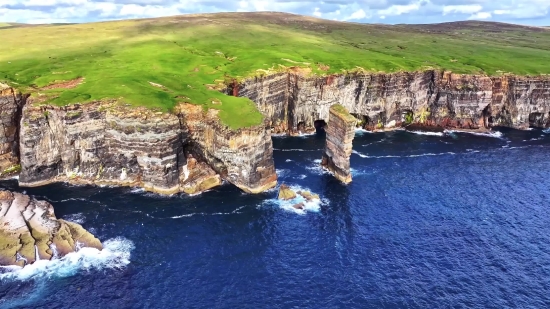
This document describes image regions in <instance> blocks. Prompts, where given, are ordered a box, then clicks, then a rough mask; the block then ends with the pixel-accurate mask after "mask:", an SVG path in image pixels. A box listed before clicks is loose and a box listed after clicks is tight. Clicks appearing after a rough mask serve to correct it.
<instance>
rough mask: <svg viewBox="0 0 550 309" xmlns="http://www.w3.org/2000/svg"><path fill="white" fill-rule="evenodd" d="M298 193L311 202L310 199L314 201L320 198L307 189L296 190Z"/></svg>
mask: <svg viewBox="0 0 550 309" xmlns="http://www.w3.org/2000/svg"><path fill="white" fill-rule="evenodd" d="M297 193H298V194H299V195H301V196H302V197H303V198H305V199H306V201H308V202H311V201H315V200H320V199H321V198H320V197H319V195H317V194H314V193H311V192H309V191H298V192H297Z"/></svg>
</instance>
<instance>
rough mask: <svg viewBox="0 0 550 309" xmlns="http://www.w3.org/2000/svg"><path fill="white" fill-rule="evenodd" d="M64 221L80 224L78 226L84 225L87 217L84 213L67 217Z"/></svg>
mask: <svg viewBox="0 0 550 309" xmlns="http://www.w3.org/2000/svg"><path fill="white" fill-rule="evenodd" d="M63 220H66V221H70V222H74V223H78V224H84V222H86V216H84V214H82V213H77V214H72V215H67V216H64V217H63Z"/></svg>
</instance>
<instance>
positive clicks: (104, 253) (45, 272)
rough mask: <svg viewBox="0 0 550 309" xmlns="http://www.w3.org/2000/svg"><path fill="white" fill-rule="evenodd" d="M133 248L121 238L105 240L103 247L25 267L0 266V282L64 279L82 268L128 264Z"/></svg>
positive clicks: (116, 266)
mask: <svg viewBox="0 0 550 309" xmlns="http://www.w3.org/2000/svg"><path fill="white" fill-rule="evenodd" d="M134 248H135V246H134V243H133V242H132V241H131V240H128V239H126V238H124V237H117V238H113V239H109V240H106V241H105V242H104V243H103V250H97V249H95V248H81V249H80V250H78V251H77V252H72V253H69V254H67V255H66V256H64V257H62V258H60V259H53V260H39V261H36V262H34V263H33V264H31V265H27V266H25V267H18V266H7V267H0V282H2V281H26V280H30V279H40V278H66V277H70V276H73V275H75V274H76V273H78V272H82V271H84V272H87V271H91V270H104V269H123V268H124V267H125V266H127V265H128V264H130V255H131V252H132V250H134Z"/></svg>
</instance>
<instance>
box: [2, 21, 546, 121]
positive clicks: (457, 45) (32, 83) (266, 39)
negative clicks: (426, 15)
mask: <svg viewBox="0 0 550 309" xmlns="http://www.w3.org/2000/svg"><path fill="white" fill-rule="evenodd" d="M0 42H2V45H1V48H0V82H5V83H8V84H9V85H11V86H13V87H15V88H18V89H19V90H20V91H23V92H27V93H31V94H32V95H34V96H40V97H41V98H42V99H41V101H42V102H44V103H48V104H57V105H66V104H74V103H86V102H90V101H94V100H101V99H117V100H119V101H121V102H124V103H129V104H132V105H135V106H145V107H149V108H152V109H156V110H161V111H170V110H171V109H172V108H173V107H174V106H175V105H176V104H177V103H178V102H189V103H194V104H200V105H203V106H204V107H205V108H215V109H219V110H220V117H221V119H222V121H223V122H224V123H225V124H227V125H228V126H230V127H231V128H233V129H237V128H242V127H247V126H251V125H256V124H259V123H261V121H262V115H261V114H260V113H259V112H258V111H257V109H256V107H255V105H254V103H253V102H251V101H250V100H248V99H246V98H237V97H232V96H226V95H224V94H223V93H221V92H220V91H219V89H221V88H223V85H226V84H228V83H231V82H233V81H240V80H242V79H243V78H247V77H252V76H258V75H265V74H270V73H274V72H280V71H284V70H287V69H288V68H290V67H302V68H305V69H307V70H306V71H307V72H310V73H309V74H312V75H313V74H317V75H325V74H333V73H345V72H349V71H353V70H361V71H369V72H380V71H383V72H396V71H415V70H423V69H427V68H438V69H446V70H451V71H454V72H457V73H473V74H488V75H496V74H502V73H514V74H520V75H538V74H548V73H550V29H546V28H542V27H524V26H516V25H509V24H499V23H488V22H475V21H471V22H456V23H446V24H438V25H395V26H390V25H372V24H356V23H343V22H335V21H328V20H322V19H316V18H311V17H304V16H298V15H291V14H283V13H267V12H266V13H220V14H205V15H184V16H175V17H167V18H157V19H142V20H124V21H112V22H101V23H88V24H72V25H37V26H31V25H24V24H7V23H0ZM67 81H73V82H72V84H71V82H69V83H66V84H60V83H61V82H67Z"/></svg>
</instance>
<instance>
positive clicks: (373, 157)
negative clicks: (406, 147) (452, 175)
mask: <svg viewBox="0 0 550 309" xmlns="http://www.w3.org/2000/svg"><path fill="white" fill-rule="evenodd" d="M353 153H354V154H356V155H358V156H360V157H361V158H367V159H388V158H418V157H432V156H445V155H456V153H454V152H450V151H449V152H442V153H431V152H429V153H421V154H412V155H406V156H395V155H387V156H368V155H366V154H363V153H360V152H358V151H356V150H353Z"/></svg>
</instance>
